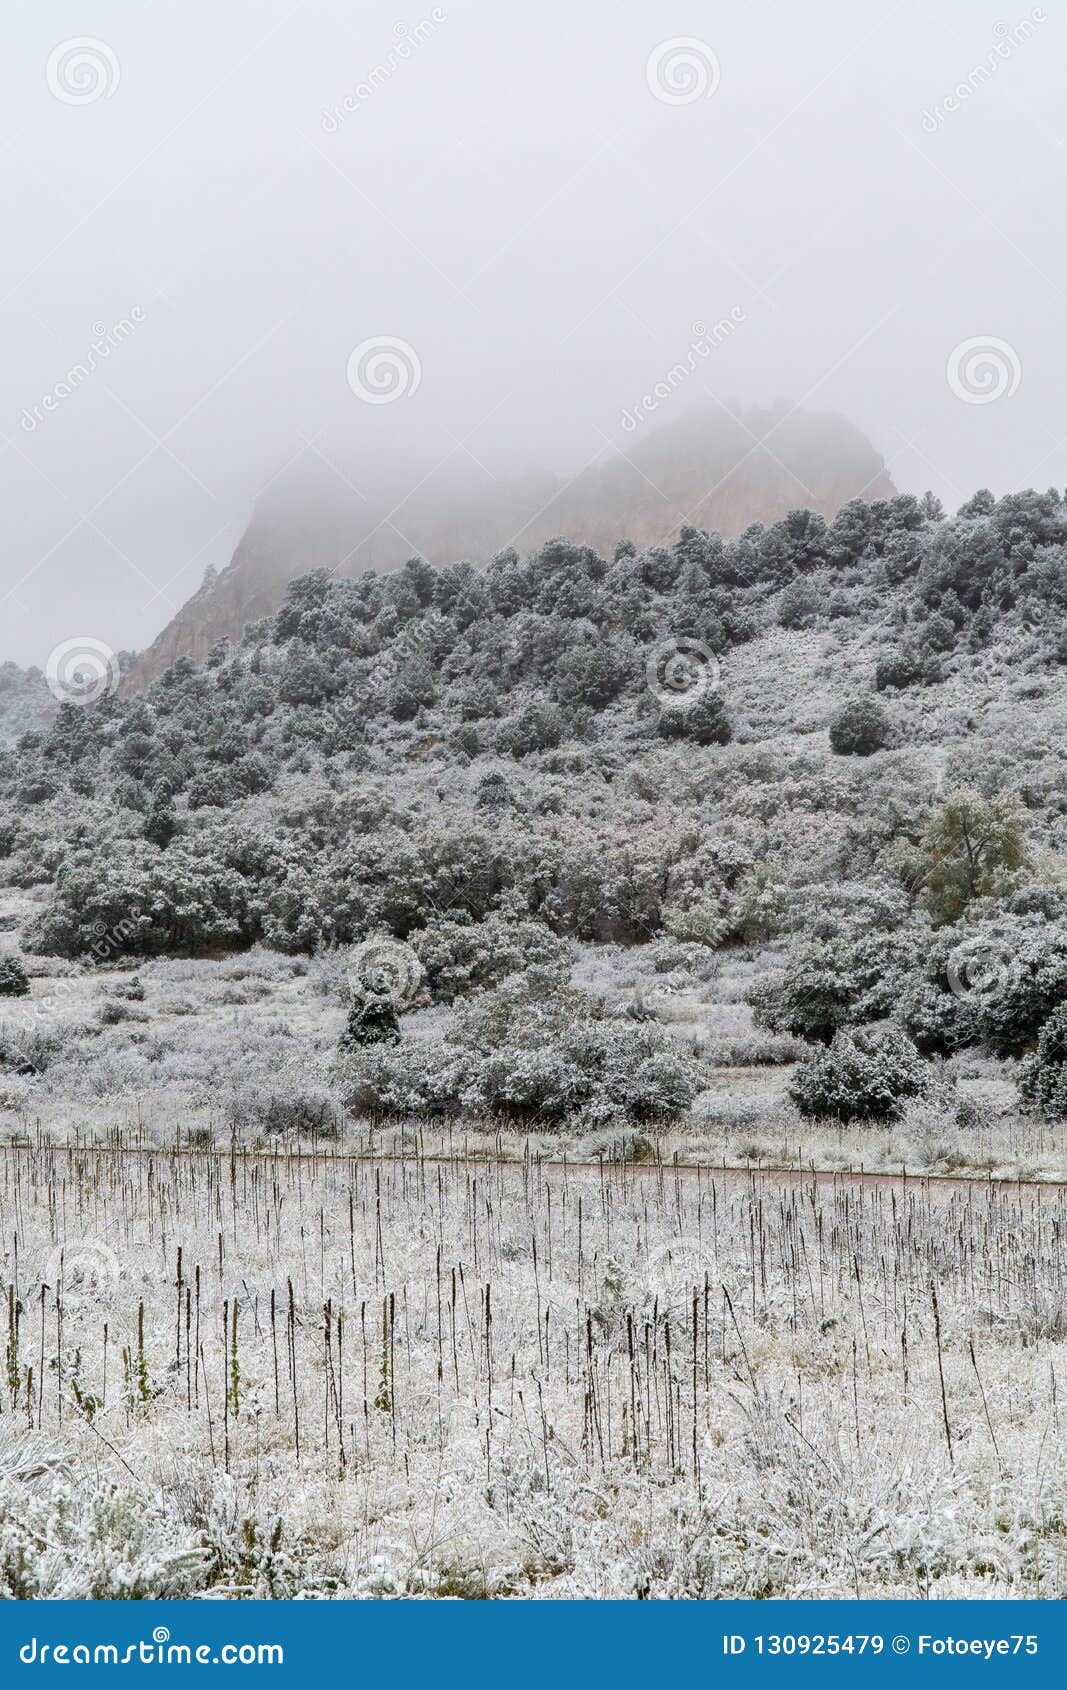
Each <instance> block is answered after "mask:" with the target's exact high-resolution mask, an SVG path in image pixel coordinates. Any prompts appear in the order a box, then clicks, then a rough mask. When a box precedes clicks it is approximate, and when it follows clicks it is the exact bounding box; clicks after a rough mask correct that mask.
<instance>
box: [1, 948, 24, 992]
mask: <svg viewBox="0 0 1067 1690" xmlns="http://www.w3.org/2000/svg"><path fill="white" fill-rule="evenodd" d="M29 995H30V979H29V975H28V974H27V973H26V970H25V969H24V968H23V966H22V963H21V962H20V961H19V959H18V957H17V956H6V957H4V958H3V960H2V961H0V998H28V997H29Z"/></svg>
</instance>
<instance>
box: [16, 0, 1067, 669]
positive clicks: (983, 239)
mask: <svg viewBox="0 0 1067 1690" xmlns="http://www.w3.org/2000/svg"><path fill="white" fill-rule="evenodd" d="M934 10H935V9H932V8H930V6H929V4H928V3H924V4H919V3H917V0H904V3H903V4H899V3H898V4H894V6H893V8H892V9H891V10H890V8H888V7H887V6H883V5H881V4H878V5H859V6H856V5H844V4H836V3H833V0H808V3H806V4H804V5H798V4H796V3H795V0H774V3H770V0H763V3H761V0H748V3H746V4H745V5H744V6H737V5H736V4H732V5H729V6H727V5H707V4H704V5H701V4H695V3H689V0H671V3H668V4H664V3H663V0H657V3H651V0H650V3H647V4H643V3H638V0H582V3H579V4H575V3H574V0H566V3H564V0H539V3H538V4H537V5H536V6H528V7H527V6H524V7H511V6H507V5H504V4H501V3H500V0H497V3H496V4H490V3H489V0H444V3H443V4H442V5H440V6H437V7H433V6H430V5H425V4H423V3H422V0H412V4H411V5H410V7H408V8H407V9H404V8H402V7H400V6H398V5H397V4H396V3H395V0H390V4H388V5H385V4H379V3H378V0H365V3H362V4H353V3H351V0H349V3H345V0H300V3H299V4H296V5H294V4H292V0H224V3H222V4H219V3H218V0H214V3H213V4H210V5H209V4H207V3H205V0H186V4H185V5H184V6H182V7H181V8H175V7H170V6H166V5H163V4H162V3H160V0H146V3H143V4H140V5H138V6H136V7H133V6H131V5H130V4H129V0H92V3H91V4H88V3H87V0H63V3H55V0H9V4H8V6H7V7H6V8H5V23H6V29H5V52H4V56H3V66H2V70H0V80H2V85H3V95H4V101H3V107H4V109H3V119H2V128H0V146H2V168H3V172H4V180H5V185H6V190H7V191H6V193H5V211H4V237H5V238H4V241H3V245H2V248H0V295H2V297H3V313H2V334H3V370H4V384H3V392H4V404H3V415H2V418H0V435H2V439H0V538H2V544H0V598H2V601H3V602H2V609H3V615H2V618H0V621H2V625H3V629H4V638H3V645H2V649H0V657H5V658H6V657H11V658H14V659H15V660H16V661H17V662H19V663H23V664H28V663H37V664H41V665H43V664H44V662H45V659H46V657H47V655H48V653H49V651H50V650H51V648H52V647H53V646H55V645H56V644H57V643H58V642H59V641H61V640H64V639H68V638H70V637H73V636H77V635H90V636H94V637H96V638H99V639H102V640H105V641H107V642H108V643H110V644H111V645H112V646H114V647H116V648H117V647H119V646H125V647H134V648H136V647H143V646H144V645H146V644H147V643H148V642H149V641H150V640H151V638H152V637H153V636H154V635H155V634H156V633H157V632H158V631H159V629H160V628H161V627H162V626H163V625H164V623H165V622H166V621H167V620H168V619H169V617H170V616H171V614H172V613H173V611H174V610H175V609H176V608H177V606H178V605H179V604H180V603H181V602H183V601H184V600H185V599H186V598H188V596H189V595H190V593H192V592H193V591H194V590H195V589H196V587H197V586H198V585H199V582H200V580H201V577H202V575H203V572H204V568H205V566H206V565H207V564H209V563H212V564H215V565H216V566H218V567H221V566H222V565H223V564H225V562H226V561H227V560H228V558H229V556H230V554H231V552H232V550H233V547H234V545H235V543H236V541H237V539H238V538H239V536H240V533H241V530H242V528H243V526H244V523H245V521H246V519H247V516H248V512H249V509H250V506H251V503H252V501H253V499H254V498H255V497H256V496H257V493H258V492H259V491H260V490H261V489H262V488H263V487H264V485H265V484H267V483H268V482H269V481H270V479H271V478H272V477H274V476H278V475H280V474H281V473H284V472H286V470H287V466H292V465H293V463H294V462H298V461H299V460H300V458H301V455H302V454H303V455H304V456H305V457H306V458H307V459H308V461H315V462H317V463H319V465H320V467H321V462H322V460H325V461H326V462H328V463H330V464H333V465H337V466H339V471H340V473H342V474H343V476H344V477H345V478H346V480H349V481H351V482H353V483H354V484H355V485H356V486H357V487H360V489H361V491H362V490H365V489H369V490H371V491H372V490H373V487H374V486H375V484H376V483H377V481H378V480H380V479H381V478H382V477H385V478H387V479H388V481H389V483H390V485H392V484H394V483H395V481H396V479H397V478H398V477H399V478H400V479H401V480H407V481H409V482H410V484H411V486H412V487H414V486H415V484H416V483H417V482H418V481H419V480H420V478H421V477H422V476H423V475H424V474H426V473H427V472H428V471H430V470H433V469H434V468H435V467H436V466H439V465H440V464H441V463H442V462H443V461H448V462H450V463H454V464H455V466H456V467H457V468H460V467H462V468H463V470H464V472H465V473H466V472H467V471H473V472H474V473H475V474H476V475H477V476H495V475H500V474H502V473H505V472H508V473H510V472H520V471H525V470H526V469H528V468H550V469H552V470H554V471H557V472H559V473H563V474H571V473H574V472H576V471H578V470H580V469H581V468H582V467H583V466H584V465H585V464H587V463H589V462H590V461H591V460H593V459H594V458H596V457H597V455H598V454H606V455H609V456H610V455H611V454H613V453H614V452H616V451H617V450H620V449H621V450H624V451H626V450H630V449H631V446H632V441H633V438H634V435H633V432H627V430H626V429H625V428H624V426H623V423H622V420H621V419H622V417H623V414H624V413H625V412H626V411H627V410H628V409H630V408H632V407H634V406H635V405H638V404H639V403H640V401H641V399H642V396H643V395H645V394H647V393H649V392H650V391H652V390H654V388H655V385H656V383H657V382H659V381H661V380H662V379H663V377H664V374H665V372H666V371H667V370H669V369H670V368H671V367H672V366H674V365H675V364H676V363H677V362H678V361H679V360H683V359H685V358H686V356H687V354H688V353H689V349H690V347H691V346H692V344H693V341H694V328H693V325H694V324H695V323H700V324H704V325H713V324H715V323H716V322H718V321H721V320H722V319H724V318H727V317H729V316H730V314H731V312H733V313H734V319H733V320H734V322H735V324H736V325H737V326H736V329H735V331H733V332H731V333H730V334H729V335H728V336H726V337H725V338H724V339H723V340H722V343H721V345H718V346H716V347H715V348H714V349H713V350H712V351H711V352H710V354H709V355H707V356H706V357H704V356H701V357H700V358H698V360H697V363H698V368H697V369H696V370H695V371H694V373H693V374H692V375H691V376H690V377H689V378H688V379H687V382H686V383H685V384H684V388H685V391H681V390H680V391H679V392H678V393H676V394H673V395H672V396H671V398H670V399H669V400H667V401H664V403H663V404H662V405H661V406H660V407H659V409H658V411H657V420H662V421H669V420H670V419H671V418H672V417H673V416H674V415H676V414H677V411H676V407H680V406H681V405H683V404H685V403H688V402H691V401H699V402H701V403H704V402H706V401H707V399H708V398H709V397H710V398H713V399H714V400H715V401H717V402H719V403H723V404H726V405H729V406H730V407H731V408H732V407H734V406H735V405H737V404H738V403H750V402H757V401H767V400H774V399H777V398H785V399H786V400H788V401H790V402H791V403H801V404H803V405H805V406H810V407H811V408H814V409H836V410H840V411H842V412H843V413H844V414H846V415H847V416H849V417H850V418H851V419H852V420H854V421H855V422H856V423H857V424H858V425H859V426H860V427H862V428H863V429H864V430H865V431H866V432H867V434H868V435H869V436H870V438H871V439H872V441H873V442H874V444H875V445H876V447H877V448H878V449H879V450H880V451H881V452H883V453H884V455H885V457H886V459H887V461H888V464H889V468H890V472H891V474H892V476H893V478H894V480H895V481H896V483H897V485H898V486H899V487H901V488H903V489H908V490H914V491H921V490H923V489H924V488H926V487H932V488H933V489H934V491H935V492H937V493H939V494H940V495H941V496H942V498H944V500H945V501H946V504H947V505H948V506H949V507H950V508H955V506H956V505H958V504H959V503H960V502H961V501H962V500H963V499H964V498H965V497H967V496H969V495H970V493H971V492H973V491H974V490H975V488H977V487H979V486H983V485H984V486H990V487H992V488H993V489H994V490H995V491H997V492H1003V491H1007V490H1008V489H1010V488H1012V487H1015V486H1018V485H1030V484H1034V485H1037V486H1039V487H1045V486H1048V485H1050V484H1054V483H1059V484H1061V485H1062V484H1063V483H1064V482H1065V481H1067V421H1064V420H1062V416H1061V413H1062V409H1063V407H1062V403H1061V399H1060V396H1061V394H1062V393H1063V391H1064V388H1065V375H1067V370H1065V361H1067V360H1065V351H1064V334H1063V326H1062V325H1063V321H1064V306H1065V304H1067V267H1065V262H1064V260H1065V247H1067V233H1065V228H1064V219H1063V183H1064V166H1065V162H1067V151H1065V143H1067V134H1065V131H1067V118H1065V117H1064V111H1063V100H1062V63H1063V49H1064V45H1065V38H1067V30H1065V27H1064V7H1063V5H1062V4H1057V3H1054V0H1046V4H1045V5H1044V6H1043V7H1038V8H1030V7H1028V6H1024V5H1021V4H1020V5H1018V6H1016V5H1014V4H1012V5H1005V4H1004V0H994V3H991V4H985V3H984V0H982V3H975V0H943V3H942V4H940V5H938V6H937V7H936V16H935V15H933V12H934ZM398 25H399V26H401V27H400V28H398ZM1020 25H1023V26H1024V28H1023V30H1022V33H1020V30H1019V26H1020ZM403 26H406V29H405V28H404V27H403ZM86 37H88V38H90V47H89V48H88V49H86V52H87V54H88V62H89V63H88V75H89V81H88V82H86V81H85V80H84V77H83V75H82V73H81V72H79V70H78V67H77V65H76V63H75V62H74V61H75V60H76V59H77V56H78V55H77V53H76V52H75V53H74V56H73V58H72V57H71V54H70V52H68V53H67V54H66V56H64V54H63V53H61V52H57V49H59V48H61V46H62V44H64V43H69V42H71V41H77V40H79V39H80V38H86ZM1027 37H1028V38H1027ZM686 38H689V39H692V40H695V42H696V43H697V47H696V48H695V49H694V48H690V49H685V50H682V51H683V52H689V53H691V54H695V64H696V74H697V76H698V77H702V78H703V81H704V83H705V84H706V85H707V87H708V89H709V90H712V86H713V85H714V84H715V83H716V78H717V85H715V86H714V87H713V91H709V92H707V93H705V94H703V95H702V96H701V97H699V98H695V99H691V100H668V99H663V98H661V97H658V94H657V93H653V91H652V88H651V87H650V78H651V80H652V82H653V84H654V85H655V86H656V87H657V89H658V91H659V93H660V94H661V93H663V92H667V93H668V94H670V93H674V94H678V93H679V92H680V93H683V94H684V93H685V92H686V91H687V85H686V84H685V82H684V78H683V81H682V82H681V83H679V84H678V85H675V84H674V83H672V82H670V81H669V80H668V81H667V82H666V83H663V82H659V81H657V71H656V66H657V64H660V65H663V64H664V62H665V63H666V69H665V71H664V74H665V75H666V76H667V77H668V78H669V71H670V63H671V59H670V54H669V53H668V54H666V55H665V54H664V53H663V51H662V44H663V43H665V42H670V41H672V40H676V39H686ZM998 44H999V51H998V50H997V49H998ZM401 48H403V51H401V50H400V49H401ZM658 50H659V58H658V59H657V57H656V55H657V51H658ZM712 55H713V57H712ZM650 57H651V60H652V63H651V68H650ZM94 77H96V78H97V79H98V80H97V81H96V82H95V83H94V81H93V78H94ZM57 89H58V92H57ZM90 92H92V93H95V94H96V95H97V96H98V97H94V98H87V97H86V96H87V94H88V93H90ZM950 105H954V106H955V108H956V109H954V110H953V109H949V106H950ZM378 337H388V338H390V339H392V340H394V341H396V340H399V341H402V342H404V343H406V345H407V346H409V347H410V348H412V349H414V352H415V355H416V357H417V360H418V371H419V375H418V381H417V385H416V386H415V387H414V390H413V391H411V392H409V393H408V394H407V395H406V396H404V397H402V398H398V399H396V400H395V402H392V403H386V404H370V403H367V402H366V401H365V399H361V398H360V397H359V396H358V395H357V394H356V393H354V392H353V389H352V387H351V386H350V384H349V380H348V375H347V371H348V367H349V360H350V355H351V353H352V351H353V349H354V348H355V347H357V346H358V345H360V344H361V343H363V342H365V341H367V340H373V339H376V338H378ZM990 338H992V339H993V340H994V341H996V342H1000V343H1004V347H1006V348H1007V350H1006V351H1005V350H1003V349H1002V348H1001V349H994V355H993V356H994V366H993V373H992V377H991V378H990V379H992V380H993V382H994V386H996V385H997V384H998V383H999V385H1000V386H1001V387H1003V388H1004V391H1003V392H1002V393H1001V394H1000V396H999V397H996V398H995V399H994V400H993V401H992V402H989V403H973V402H969V400H968V399H966V398H961V397H960V395H959V393H958V392H957V391H954V390H953V384H952V383H951V382H950V380H949V377H948V373H947V366H948V363H949V360H950V359H951V358H952V357H953V354H954V352H955V349H957V348H958V347H960V346H961V345H962V344H963V343H965V342H968V341H981V342H983V343H985V342H988V341H989V340H990ZM94 342H95V343H96V346H97V351H96V353H95V354H94V357H95V363H96V367H95V368H93V369H90V370H89V371H88V374H87V375H83V376H82V375H79V376H76V377H75V379H74V380H73V381H71V380H70V379H68V378H69V376H70V372H72V371H77V370H78V368H79V367H81V369H82V370H85V368H86V363H87V360H88V359H89V356H90V350H91V348H93V345H94ZM100 348H103V349H105V350H104V351H101V350H100ZM402 356H403V357H404V358H406V357H407V354H406V353H404V354H402ZM966 362H967V355H966V354H965V353H961V354H958V355H957V358H956V366H957V369H961V368H963V367H964V366H965V365H966ZM986 374H987V376H988V374H989V372H988V370H987V371H986ZM410 375H411V371H410V370H408V371H407V372H406V375H405V379H410ZM973 376H974V371H971V374H970V375H969V376H968V375H964V376H962V377H961V378H960V380H963V381H964V387H965V391H966V390H967V389H966V383H967V382H968V381H970V380H971V379H972V378H973ZM981 378H982V369H981V367H980V366H979V368H978V374H977V379H979V380H981ZM957 385H958V383H957ZM982 391H983V390H982V389H980V388H979V389H978V395H979V396H981V395H982ZM986 391H988V390H986ZM973 397H974V394H973V393H972V394H971V398H973ZM46 399H50V400H51V403H50V404H47V405H46V403H45V401H46ZM642 426H651V424H648V425H642Z"/></svg>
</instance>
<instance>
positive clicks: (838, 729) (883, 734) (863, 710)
mask: <svg viewBox="0 0 1067 1690" xmlns="http://www.w3.org/2000/svg"><path fill="white" fill-rule="evenodd" d="M889 733H890V724H889V717H888V716H887V715H886V713H885V711H884V710H883V709H882V706H881V705H880V704H879V703H878V700H877V699H876V698H857V699H853V700H852V701H851V702H850V703H848V704H843V705H842V706H841V708H840V710H839V711H838V712H837V714H836V715H835V716H834V718H833V720H832V722H831V723H830V747H831V749H832V750H833V751H836V752H837V754H838V756H839V757H869V756H870V755H871V753H872V752H873V751H881V749H882V747H883V746H884V745H887V744H888V743H889Z"/></svg>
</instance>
